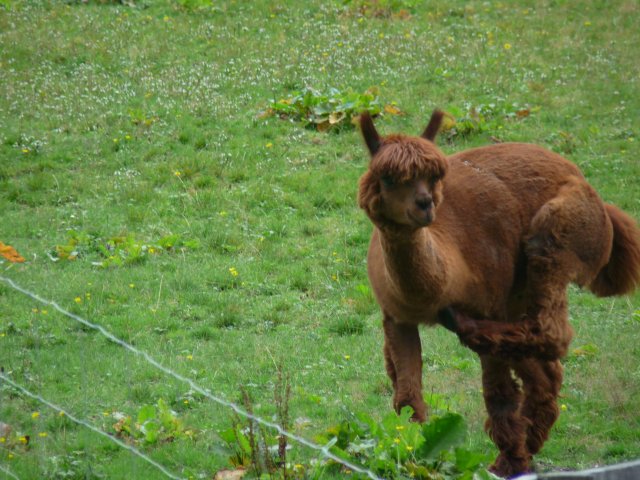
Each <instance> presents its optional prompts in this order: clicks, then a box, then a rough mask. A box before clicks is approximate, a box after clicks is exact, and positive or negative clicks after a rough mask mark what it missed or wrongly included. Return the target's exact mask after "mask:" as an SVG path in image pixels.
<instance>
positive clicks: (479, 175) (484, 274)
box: [430, 143, 602, 317]
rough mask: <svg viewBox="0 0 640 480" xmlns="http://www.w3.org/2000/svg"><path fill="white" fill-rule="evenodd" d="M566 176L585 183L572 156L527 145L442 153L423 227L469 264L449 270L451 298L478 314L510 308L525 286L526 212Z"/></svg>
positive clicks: (563, 182) (494, 313) (548, 196)
mask: <svg viewBox="0 0 640 480" xmlns="http://www.w3.org/2000/svg"><path fill="white" fill-rule="evenodd" d="M569 182H574V183H575V182H577V183H579V184H582V183H583V184H584V185H585V188H589V189H590V187H588V186H586V181H585V180H584V178H583V176H582V174H581V173H580V171H579V169H578V168H577V167H576V166H575V165H574V164H572V163H571V162H569V161H567V160H566V159H564V158H563V157H561V156H560V155H557V154H555V153H553V152H551V151H548V150H546V149H544V148H542V147H538V146H535V145H529V144H517V143H512V144H499V145H491V146H487V147H481V148H476V149H471V150H466V151H463V152H460V153H457V154H454V155H452V156H450V157H449V170H448V173H447V176H446V177H445V180H444V200H443V202H442V205H441V206H440V208H439V210H438V220H437V221H436V222H435V223H434V225H433V226H432V227H430V229H431V231H432V232H433V234H434V235H436V236H441V237H442V241H441V243H442V244H448V245H455V248H456V249H457V250H459V253H460V255H461V256H462V257H463V258H464V259H465V263H466V265H467V267H468V270H469V272H470V275H465V276H456V275H455V274H454V275H452V278H453V280H452V283H453V285H452V286H451V289H452V297H453V298H451V299H450V300H452V303H456V304H458V305H459V306H460V307H463V308H465V309H466V310H468V311H470V312H474V313H476V314H478V315H481V316H493V317H496V316H498V317H505V316H506V315H507V314H508V313H509V311H510V310H511V312H510V313H511V314H512V313H513V311H512V310H513V309H514V308H517V307H514V306H513V304H514V299H513V297H514V296H516V295H517V293H518V291H520V290H522V289H524V287H525V285H524V282H525V281H526V279H525V278H524V276H525V270H526V258H525V254H524V244H525V242H526V239H527V236H528V235H529V233H530V228H531V223H532V220H533V218H534V216H535V215H536V213H537V212H538V211H539V210H540V208H541V207H542V206H543V205H544V204H545V203H547V202H548V201H549V200H551V199H553V198H554V197H555V196H556V195H558V192H559V191H560V190H561V189H562V187H563V186H564V185H566V184H567V183H569ZM597 202H600V200H599V199H597ZM597 210H600V211H602V207H600V208H598V209H597ZM597 262H600V263H598V264H597V268H598V269H599V268H600V267H601V266H602V265H601V260H600V258H598V259H597ZM596 272H597V270H596V271H594V272H593V273H592V274H591V276H590V278H593V277H595V274H596Z"/></svg>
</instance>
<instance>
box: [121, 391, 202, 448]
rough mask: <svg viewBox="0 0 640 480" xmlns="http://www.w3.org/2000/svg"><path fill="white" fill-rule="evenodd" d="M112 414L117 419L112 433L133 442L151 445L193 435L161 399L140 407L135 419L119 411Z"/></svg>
mask: <svg viewBox="0 0 640 480" xmlns="http://www.w3.org/2000/svg"><path fill="white" fill-rule="evenodd" d="M112 416H113V418H115V419H116V420H117V421H116V423H115V424H113V426H112V429H113V431H114V433H115V434H116V435H117V436H119V437H122V438H126V439H128V440H130V441H132V442H134V443H145V444H148V445H153V444H156V443H164V442H171V441H173V440H177V439H179V438H189V437H191V436H192V435H193V431H192V430H187V429H185V428H184V426H183V425H182V422H181V421H180V419H179V418H178V416H177V414H176V412H174V411H173V410H171V408H170V407H169V405H168V404H167V403H166V402H165V401H164V400H162V399H159V400H158V402H157V403H156V404H155V405H144V406H143V407H142V408H140V410H139V411H138V415H137V417H136V420H135V421H134V420H133V418H132V417H131V416H130V415H126V414H124V413H121V412H114V413H113V414H112Z"/></svg>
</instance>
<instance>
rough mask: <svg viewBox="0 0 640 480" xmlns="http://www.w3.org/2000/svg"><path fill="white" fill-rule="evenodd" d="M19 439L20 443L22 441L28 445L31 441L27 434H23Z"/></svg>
mask: <svg viewBox="0 0 640 480" xmlns="http://www.w3.org/2000/svg"><path fill="white" fill-rule="evenodd" d="M18 441H19V442H20V443H22V444H23V445H26V444H27V443H29V439H28V438H27V436H26V435H23V436H21V437H20V438H19V439H18Z"/></svg>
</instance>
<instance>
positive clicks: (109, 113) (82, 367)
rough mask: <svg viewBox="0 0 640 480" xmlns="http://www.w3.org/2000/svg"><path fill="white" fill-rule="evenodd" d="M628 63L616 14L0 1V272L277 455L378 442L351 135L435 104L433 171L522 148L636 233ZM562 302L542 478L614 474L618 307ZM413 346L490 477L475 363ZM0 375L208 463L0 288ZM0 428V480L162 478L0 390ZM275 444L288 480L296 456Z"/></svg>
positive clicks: (632, 7) (625, 397)
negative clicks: (257, 436)
mask: <svg viewBox="0 0 640 480" xmlns="http://www.w3.org/2000/svg"><path fill="white" fill-rule="evenodd" d="M638 45H640V6H639V5H638V3H637V2H636V1H634V0H613V1H607V2H605V1H603V0H591V1H588V2H572V1H570V0H535V1H534V0H525V1H522V2H517V3H516V2H506V1H504V2H496V1H474V0H472V1H462V0H452V1H449V2H436V1H432V0H422V1H420V0H377V1H376V0H370V1H367V0H324V1H321V0H311V1H301V0H285V1H280V2H266V1H264V2H262V1H258V2H245V1H239V0H237V1H228V2H222V1H221V2H218V1H215V0H214V1H212V2H209V1H206V0H157V1H156V0H130V1H121V2H118V1H107V0H103V1H96V0H89V1H86V2H85V1H73V0H69V1H55V0H29V1H27V0H24V1H23V0H0V209H1V212H2V213H1V214H0V241H1V242H3V243H4V244H6V245H10V246H12V247H14V248H15V249H16V250H17V252H18V253H19V254H20V255H21V256H22V257H24V259H25V261H24V262H11V261H10V260H9V259H1V258H0V262H1V263H0V275H1V276H2V277H5V278H9V279H11V280H12V281H13V282H15V283H16V284H18V285H20V286H22V287H24V288H25V289H28V290H30V291H32V292H35V293H37V295H39V296H41V297H43V298H45V299H50V300H53V301H55V302H57V303H58V304H59V305H60V306H61V307H62V308H64V309H66V310H69V311H70V312H72V313H73V314H75V315H78V316H80V317H82V318H85V319H88V320H90V321H91V322H94V323H96V324H99V325H101V326H103V327H104V328H105V329H106V330H108V331H109V332H111V333H113V334H114V335H115V336H116V337H118V338H120V339H123V340H124V341H126V342H128V343H129V344H131V345H133V346H134V347H135V348H137V349H139V350H141V351H144V352H147V353H148V354H150V355H151V356H152V357H153V358H154V359H156V360H157V361H158V362H160V363H161V364H162V365H164V366H166V367H168V368H170V369H172V370H173V371H175V372H177V373H179V374H180V375H182V376H184V377H187V378H190V379H192V380H193V381H194V382H196V383H197V384H198V385H200V386H202V387H204V388H205V389H207V390H208V391H210V392H211V393H212V394H214V395H216V396H218V397H220V398H224V399H227V400H229V401H233V402H236V403H238V404H240V405H245V406H248V407H249V408H250V409H251V410H252V411H253V412H254V413H255V414H256V415H259V416H260V417H263V418H265V419H268V420H270V421H271V420H273V421H278V420H281V419H282V416H283V414H284V413H286V415H284V416H286V417H288V421H287V422H286V423H287V427H288V429H289V430H290V431H292V432H293V433H295V434H296V435H299V436H301V437H304V438H307V439H309V440H312V441H316V440H317V441H322V439H325V440H326V438H327V433H326V432H327V431H328V430H329V429H331V428H333V427H334V426H335V425H338V424H340V423H341V422H344V421H345V419H349V418H352V417H353V415H355V414H360V413H363V412H364V413H366V414H367V415H370V416H371V417H372V418H373V419H376V420H379V421H381V420H382V419H383V418H385V416H386V415H388V413H389V412H390V410H391V386H390V383H389V381H388V379H387V377H386V374H385V371H384V365H383V358H382V333H381V328H380V313H379V310H378V308H377V305H376V303H375V300H374V299H373V296H372V294H371V291H370V288H369V285H368V281H367V276H366V263H365V258H366V251H367V246H368V241H369V237H370V234H371V230H372V227H371V224H370V223H369V221H368V219H367V218H366V217H365V215H364V213H363V212H362V211H360V210H359V209H358V207H357V204H356V192H357V182H358V179H359V177H360V175H361V174H362V173H363V172H364V171H365V169H366V162H367V160H368V158H367V154H366V151H365V148H364V147H363V143H362V140H361V138H360V135H359V133H358V131H357V129H355V128H354V127H353V125H352V124H351V122H350V121H349V120H350V117H351V115H352V114H353V113H354V112H355V111H356V110H357V109H358V108H363V107H367V108H374V109H377V110H379V111H380V116H379V117H378V119H377V126H378V128H379V130H380V131H382V132H386V133H389V132H393V131H402V132H406V133H412V134H418V133H419V132H421V131H422V129H423V128H424V126H425V125H426V122H427V120H428V118H429V115H430V113H431V111H432V110H433V109H434V108H436V107H439V108H442V109H444V110H445V111H447V112H449V113H450V114H451V117H452V118H455V121H456V123H455V124H453V122H450V124H449V125H448V129H447V130H446V131H445V132H442V134H441V136H440V139H439V142H440V145H441V147H442V148H443V150H444V151H445V152H455V151H459V150H462V149H465V148H469V147H473V146H478V145H485V144H488V143H491V142H497V141H524V142H531V143H537V144H541V145H544V146H546V147H547V148H550V149H552V150H554V151H556V152H559V153H561V154H562V155H564V156H566V157H567V158H569V159H570V160H572V161H573V162H575V163H576V164H577V165H579V166H580V168H581V169H582V171H583V172H584V174H585V175H586V177H587V178H588V179H589V181H590V183H591V184H592V185H593V186H594V187H595V188H596V189H597V190H598V191H599V192H600V194H601V195H602V197H603V198H604V199H605V200H606V201H607V202H611V203H615V204H616V205H618V206H620V207H621V208H623V209H624V210H626V211H627V212H629V213H630V214H631V215H633V216H634V217H635V218H640V161H639V159H640V130H639V127H638V112H640V95H639V91H640V84H639V82H640V63H638V53H639V49H638ZM296 98H298V99H300V98H302V100H301V102H302V104H305V102H306V104H305V105H307V106H308V105H310V104H313V103H314V101H316V100H314V99H319V100H317V102H316V104H315V110H314V112H315V113H314V115H315V116H313V117H312V116H310V115H309V114H307V115H306V116H305V113H304V112H305V111H304V109H303V108H302V107H301V108H300V111H296V109H295V108H294V107H295V105H296V100H295V99H296ZM305 98H306V100H304V99H305ZM336 105H339V108H338V110H340V111H337V110H336V108H337V107H336ZM302 106H303V107H304V105H302ZM300 112H302V113H300ZM355 113H357V112H355ZM570 296H571V307H570V315H571V322H572V325H573V327H574V329H575V339H574V341H573V344H572V348H571V352H570V354H569V356H568V357H567V358H566V359H565V362H564V364H565V383H564V387H563V390H562V397H561V402H562V406H561V409H562V414H561V417H560V419H559V421H558V423H557V424H556V426H555V428H554V430H553V432H552V437H551V439H550V440H549V441H548V443H547V444H546V445H545V448H544V449H543V451H542V452H541V453H540V454H539V455H538V456H537V459H536V463H537V466H538V468H539V469H540V470H541V471H548V470H564V469H578V468H585V467H592V466H596V465H603V464H610V463H615V462H619V461H623V460H626V459H636V458H639V457H640V342H639V341H638V338H639V335H638V329H639V327H640V293H636V294H635V295H633V296H631V297H627V298H615V299H614V298H609V299H596V298H595V297H593V296H591V295H590V294H589V293H588V292H583V291H580V290H579V289H577V288H574V287H572V288H571V295H570ZM422 341H423V361H424V366H425V367H424V379H423V381H424V384H425V395H426V396H427V397H428V398H429V400H430V402H431V403H432V404H437V405H440V407H439V408H441V409H442V410H446V411H452V412H457V413H459V414H460V415H462V417H463V418H464V419H465V421H466V424H467V425H468V431H469V434H468V437H467V439H466V440H465V446H466V448H468V449H469V450H471V451H475V452H480V453H482V454H484V455H488V456H489V458H490V457H491V456H493V455H495V453H496V452H495V450H494V447H493V445H492V444H491V442H490V441H489V439H488V438H487V436H486V435H485V433H484V432H483V428H482V427H483V423H484V406H483V402H482V394H481V390H480V367H479V362H478V360H477V358H476V357H475V355H474V354H473V353H472V352H470V351H469V350H467V349H465V348H463V347H462V346H461V345H460V344H459V342H458V341H457V339H456V338H455V337H454V336H453V335H452V334H451V333H449V332H447V331H446V330H445V329H442V328H433V329H429V330H425V331H423V332H422ZM0 367H2V372H3V375H6V376H7V377H8V378H10V379H12V380H13V381H14V382H16V383H17V384H20V385H22V386H24V387H25V388H27V389H28V390H29V391H31V392H34V393H37V394H38V395H40V396H41V397H43V398H44V399H47V400H48V401H49V402H51V403H53V404H56V405H58V406H61V407H63V408H64V409H65V411H67V412H68V413H72V414H73V415H74V416H76V417H78V418H80V419H83V420H84V421H85V422H87V423H89V424H91V425H94V426H95V427H97V428H99V429H101V430H103V431H105V432H107V433H108V434H109V435H112V436H113V437H115V438H118V439H120V440H121V441H122V442H124V443H126V444H128V445H131V446H134V447H136V448H138V449H140V450H142V451H144V452H145V453H146V454H148V455H149V456H150V457H151V458H153V459H154V460H155V461H156V462H158V463H160V464H161V465H163V466H164V467H166V468H167V469H168V470H169V471H171V472H173V473H174V474H176V475H177V476H179V477H183V478H194V479H197V478H203V479H204V478H213V476H214V474H215V473H216V472H217V471H219V470H222V469H225V468H233V462H232V461H231V460H230V457H232V456H233V448H232V449H231V450H230V449H229V446H228V442H227V441H225V439H224V438H225V436H226V437H227V438H228V435H227V434H226V433H225V432H227V433H228V430H229V428H231V427H233V426H234V424H237V423H242V422H240V421H239V420H238V419H237V415H235V414H233V412H232V411H230V410H229V409H228V408H225V407H223V406H221V405H220V404H217V403H215V402H212V401H211V400H210V399H208V398H207V397H206V396H205V395H202V393H201V392H198V391H194V389H193V388H190V387H189V385H185V384H184V383H183V382H180V381H178V380H176V379H175V378H172V377H170V376H167V375H166V374H164V373H163V372H161V371H159V370H158V369H156V368H154V367H153V366H151V365H150V364H149V363H148V362H146V361H145V360H144V359H143V358H141V357H140V356H136V355H133V354H132V353H131V352H129V351H127V350H125V349H123V348H122V347H121V346H119V345H118V344H116V343H115V342H113V341H110V340H108V339H107V338H105V337H104V336H103V335H100V333H98V332H96V331H95V330H93V329H91V328H88V327H87V326H86V325H82V324H80V323H78V322H77V321H74V320H73V319H71V318H69V317H68V316H65V315H62V314H60V313H59V312H58V311H57V310H56V309H55V308H52V306H51V305H45V304H42V303H40V302H37V301H36V300H34V299H33V298H30V297H28V296H26V295H24V294H22V293H20V292H18V291H16V290H15V289H13V288H11V287H10V285H9V284H8V283H7V282H3V281H0ZM283 392H284V393H283ZM283 396H284V397H287V396H288V400H286V398H285V399H283ZM246 398H250V399H251V400H250V401H247V400H246ZM283 404H286V410H287V411H286V412H282V405H283ZM149 419H151V420H155V419H157V420H158V422H156V423H154V422H153V421H152V422H150V424H154V425H155V427H154V428H155V429H153V430H150V429H149V428H147V429H146V430H145V429H144V428H141V424H142V425H144V424H145V421H147V420H149ZM0 424H4V425H6V426H8V428H10V431H9V430H8V429H7V428H6V427H3V428H4V430H0V467H1V468H0V478H5V477H3V475H5V476H6V478H13V477H12V476H11V475H13V476H15V477H17V478H20V479H29V478H50V479H101V478H109V479H111V478H136V479H147V478H149V479H152V478H154V479H155V478H162V476H161V474H160V473H159V472H158V470H157V469H156V468H154V467H153V466H152V465H149V464H148V463H146V462H144V461H142V460H141V459H139V458H137V457H135V456H133V455H132V454H131V453H130V452H129V451H127V450H126V449H123V448H120V447H119V446H117V445H115V444H114V443H112V442H110V441H109V440H108V439H106V438H103V437H100V436H99V435H96V434H95V433H94V432H92V431H90V430H88V429H87V428H85V427H83V426H80V425H77V424H76V423H74V422H72V421H70V420H69V418H66V415H64V414H62V415H61V414H60V413H59V412H57V411H55V410H53V409H51V408H49V407H47V406H46V405H44V404H42V403H41V402H39V401H37V400H34V399H33V398H29V397H28V396H26V395H24V394H23V393H21V392H20V391H19V390H18V389H16V388H15V387H13V386H11V385H9V384H7V383H6V382H4V383H3V382H0ZM232 443H233V442H232ZM290 446H291V447H292V448H291V449H290V450H289V451H288V453H287V458H288V461H289V462H291V465H292V467H291V471H290V473H289V475H291V476H294V477H297V478H303V477H304V476H305V475H309V476H311V475H312V473H311V472H312V469H311V465H314V464H317V463H318V462H320V461H321V460H322V456H321V455H319V454H318V452H313V451H310V450H309V449H307V448H305V447H303V446H300V445H297V444H295V443H294V442H290ZM296 469H297V470H296ZM3 470H4V471H5V473H3ZM6 471H9V472H11V473H6ZM314 474H315V475H317V473H314ZM342 474H343V475H346V473H345V472H342ZM274 475H275V474H274ZM327 475H329V474H328V473H327ZM276 478H277V477H276Z"/></svg>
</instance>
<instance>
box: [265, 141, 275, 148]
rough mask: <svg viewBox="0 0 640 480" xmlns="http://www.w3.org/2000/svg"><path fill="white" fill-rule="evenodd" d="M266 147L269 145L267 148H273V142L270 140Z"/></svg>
mask: <svg viewBox="0 0 640 480" xmlns="http://www.w3.org/2000/svg"><path fill="white" fill-rule="evenodd" d="M265 147H267V148H271V147H273V143H271V142H269V143H267V144H266V145H265Z"/></svg>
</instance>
